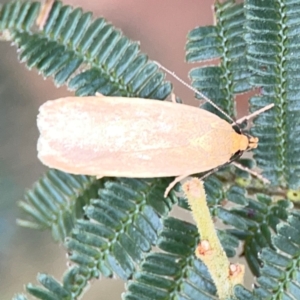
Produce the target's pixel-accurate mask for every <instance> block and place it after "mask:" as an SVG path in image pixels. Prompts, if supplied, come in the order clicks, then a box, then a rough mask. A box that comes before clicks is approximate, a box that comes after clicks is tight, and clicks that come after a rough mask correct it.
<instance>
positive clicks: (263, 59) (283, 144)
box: [245, 0, 300, 189]
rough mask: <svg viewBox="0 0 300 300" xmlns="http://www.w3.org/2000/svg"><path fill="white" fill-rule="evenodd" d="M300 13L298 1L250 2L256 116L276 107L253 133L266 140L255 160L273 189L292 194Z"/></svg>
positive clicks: (299, 182)
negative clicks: (298, 11)
mask: <svg viewBox="0 0 300 300" xmlns="http://www.w3.org/2000/svg"><path fill="white" fill-rule="evenodd" d="M281 2H282V4H281V5H279V4H280V3H281ZM283 3H284V4H283ZM282 5H283V6H282ZM296 11H297V8H296V7H295V5H294V3H293V2H290V3H289V2H283V1H279V2H274V1H254V0H248V1H247V5H246V18H247V22H246V28H245V29H246V34H245V39H246V41H247V45H248V46H247V58H248V61H249V68H250V70H251V71H252V76H251V78H250V82H251V84H252V86H253V87H258V88H260V95H259V96H254V97H252V98H251V100H250V105H251V111H254V110H256V109H259V108H261V107H263V106H265V105H267V104H270V103H274V104H275V108H273V109H271V110H269V111H267V112H265V113H264V114H262V115H260V116H258V117H257V118H256V119H255V120H254V126H253V128H252V130H251V132H252V134H253V135H255V136H257V137H258V138H259V139H260V143H259V146H258V148H257V149H256V150H255V151H254V158H255V159H256V161H257V164H258V166H259V167H260V168H261V169H263V175H264V176H265V177H266V178H268V179H269V180H270V181H271V182H272V184H273V185H277V186H278V185H280V186H283V187H285V188H290V189H298V188H299V187H300V164H299V158H298V157H299V146H300V145H299V138H298V136H299V133H298V130H299V129H298V128H300V127H299V125H300V123H299V122H300V121H299V120H300V118H299V116H300V106H299V104H298V103H299V101H298V100H299V92H298V91H299V83H298V80H297V74H299V64H298V56H297V55H295V53H297V49H298V47H299V46H298V45H299V43H298V41H297V38H296V36H297V34H296V33H295V30H296V31H297V30H298V29H297V27H298V22H299V20H298V19H299V16H298V14H297V13H296Z"/></svg>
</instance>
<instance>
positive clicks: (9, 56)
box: [0, 0, 244, 300]
mask: <svg viewBox="0 0 300 300" xmlns="http://www.w3.org/2000/svg"><path fill="white" fill-rule="evenodd" d="M0 2H1V3H2V4H3V3H5V2H8V1H3V0H1V1H0ZM65 3H67V4H71V5H73V6H75V7H77V6H80V7H82V8H83V9H84V10H86V11H93V13H94V16H95V17H99V16H104V17H105V18H106V19H107V20H109V21H110V22H111V23H112V24H114V25H115V26H116V27H118V28H121V29H122V31H123V32H124V34H125V35H126V36H127V37H129V38H130V39H132V40H138V41H140V42H141V49H142V51H144V52H145V53H147V54H148V56H149V57H150V59H153V60H157V61H159V62H160V63H161V64H163V65H164V66H165V67H167V68H169V69H170V70H172V71H174V72H175V73H176V74H178V75H179V76H181V77H182V78H183V79H184V80H185V81H187V82H188V76H187V74H188V71H189V70H190V68H191V67H193V66H191V65H187V64H186V63H185V62H184V57H185V52H184V47H185V42H186V35H187V33H188V32H189V31H190V30H191V29H193V28H195V27H196V26H203V25H209V24H212V23H213V17H212V4H213V0H206V1H201V0H189V1H184V0H163V1H161V0H151V1H149V0H138V1H137V0H135V1H134V0H84V1H83V0H77V1H75V0H74V1H65ZM0 53H1V55H0V60H1V61H0V76H1V79H0V103H1V106H0V107H1V109H0V299H2V300H6V299H11V298H12V296H13V295H14V294H15V293H17V292H22V291H23V286H24V284H26V283H29V282H33V283H36V279H35V278H36V275H37V273H38V272H46V273H49V274H52V275H53V276H55V277H56V278H57V279H59V280H60V279H61V276H62V274H63V272H64V270H65V269H66V262H67V261H66V259H65V251H64V249H63V247H61V246H58V245H56V244H54V243H53V242H52V239H51V235H50V233H48V232H39V231H35V230H29V229H24V228H20V227H18V226H17V225H16V219H17V218H18V217H19V216H20V211H19V209H18V207H17V202H18V200H20V199H22V196H23V194H24V191H25V190H26V189H28V188H30V187H31V186H32V184H33V183H34V182H35V181H36V180H37V179H38V178H39V177H40V176H41V175H42V174H43V173H44V172H45V170H46V168H45V167H43V166H42V164H41V163H40V162H39V161H38V159H37V153H36V142H37V138H38V131H37V128H36V115H37V111H38V107H39V106H40V105H41V104H42V103H43V102H45V101H46V100H49V99H55V98H58V97H62V96H67V95H72V94H71V93H70V92H68V91H67V90H66V89H65V88H59V89H58V88H56V87H55V86H54V85H53V83H52V81H51V79H48V80H46V81H45V80H44V79H43V78H42V77H41V76H39V75H38V74H37V72H36V70H32V71H29V70H27V69H26V67H25V66H24V64H22V65H21V64H20V63H19V62H18V58H17V53H16V49H15V48H13V47H11V46H10V44H9V43H8V42H1V43H0ZM171 80H172V82H173V83H174V86H175V92H176V94H177V95H178V96H180V97H181V98H182V99H183V100H184V102H185V103H190V104H195V103H196V101H195V100H193V93H192V92H191V91H189V90H187V89H186V88H185V87H183V86H182V85H181V84H180V83H178V82H175V81H174V79H171ZM243 102H244V101H243ZM240 103H241V102H240ZM123 285H124V284H123V282H122V281H118V286H117V283H116V281H112V280H107V281H101V282H98V283H97V284H92V285H91V288H90V290H89V291H88V292H87V294H86V295H85V296H84V297H83V298H84V299H89V300H94V299H95V300H96V299H100V295H101V299H120V294H121V292H122V291H123Z"/></svg>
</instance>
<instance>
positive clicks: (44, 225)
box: [18, 170, 102, 242]
mask: <svg viewBox="0 0 300 300" xmlns="http://www.w3.org/2000/svg"><path fill="white" fill-rule="evenodd" d="M101 186H102V182H101V180H97V179H96V178H94V177H91V176H83V175H82V176H78V175H71V174H66V173H64V172H61V171H57V170H50V171H48V172H47V173H46V174H45V175H44V176H43V177H42V178H41V179H40V180H39V181H38V182H37V183H36V184H35V185H34V187H33V188H32V189H31V190H29V191H28V192H27V193H26V194H25V196H24V200H23V201H21V202H20V203H19V206H20V207H21V208H22V210H24V211H25V212H26V214H27V216H28V217H29V216H30V218H28V220H18V223H19V224H20V225H22V226H25V227H30V228H36V229H50V230H51V231H52V235H53V238H54V240H57V241H61V242H62V241H64V239H65V238H66V237H67V236H68V235H69V233H70V231H71V230H72V228H73V227H74V223H75V222H76V220H77V219H78V218H81V217H82V216H83V207H84V206H85V205H87V204H88V203H89V201H90V199H91V198H96V197H97V194H98V189H99V188H100V187H101Z"/></svg>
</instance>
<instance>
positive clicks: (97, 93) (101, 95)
mask: <svg viewBox="0 0 300 300" xmlns="http://www.w3.org/2000/svg"><path fill="white" fill-rule="evenodd" d="M95 96H96V97H105V96H104V95H103V94H101V93H99V92H96V93H95Z"/></svg>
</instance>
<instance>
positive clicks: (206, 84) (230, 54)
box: [186, 1, 251, 118]
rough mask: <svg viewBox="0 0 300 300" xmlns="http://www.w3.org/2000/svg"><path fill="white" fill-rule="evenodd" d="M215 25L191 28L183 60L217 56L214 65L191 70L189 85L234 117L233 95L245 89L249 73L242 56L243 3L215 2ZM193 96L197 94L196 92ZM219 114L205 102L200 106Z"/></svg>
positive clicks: (192, 60) (248, 86)
mask: <svg viewBox="0 0 300 300" xmlns="http://www.w3.org/2000/svg"><path fill="white" fill-rule="evenodd" d="M215 14H216V20H217V25H216V26H207V27H200V28H199V27H198V28H195V29H193V30H192V31H191V32H190V33H189V34H188V37H187V39H188V40H187V44H186V60H187V62H201V61H203V60H208V59H210V60H211V59H216V58H218V59H220V64H219V65H218V66H204V67H198V68H195V69H192V70H191V72H190V77H191V80H192V85H193V87H195V88H196V89H198V90H200V91H201V92H203V94H204V95H206V96H207V97H208V98H209V99H212V100H213V101H214V103H216V104H217V105H218V106H219V107H221V108H222V109H223V110H224V111H225V112H226V113H228V114H229V115H231V116H235V114H236V112H235V106H234V101H233V100H234V96H235V94H237V93H241V92H245V91H248V90H249V89H250V88H251V87H250V85H249V83H248V79H249V76H250V73H249V70H248V67H247V60H246V56H245V51H246V43H245V41H244V38H243V33H244V29H243V24H244V22H245V16H244V8H243V4H236V3H235V1H225V2H224V3H218V2H217V3H216V4H215ZM196 97H198V98H201V97H199V96H198V95H196ZM202 107H203V108H206V109H208V110H210V111H212V112H214V113H215V114H217V115H219V116H220V117H222V118H224V116H223V115H222V114H220V112H219V111H217V110H216V109H215V108H212V106H211V105H210V104H208V103H206V104H204V105H203V106H202Z"/></svg>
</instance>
